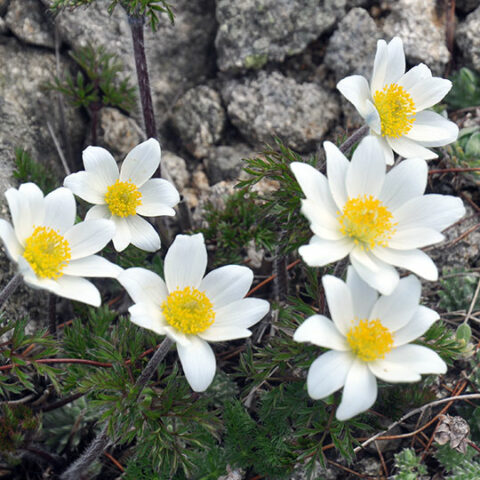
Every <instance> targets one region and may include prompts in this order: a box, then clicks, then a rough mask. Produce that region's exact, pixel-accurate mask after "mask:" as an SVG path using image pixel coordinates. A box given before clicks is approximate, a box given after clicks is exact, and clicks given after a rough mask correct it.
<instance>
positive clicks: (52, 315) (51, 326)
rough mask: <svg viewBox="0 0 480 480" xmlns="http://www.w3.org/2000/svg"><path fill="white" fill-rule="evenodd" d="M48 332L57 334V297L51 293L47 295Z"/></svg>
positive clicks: (53, 334)
mask: <svg viewBox="0 0 480 480" xmlns="http://www.w3.org/2000/svg"><path fill="white" fill-rule="evenodd" d="M48 332H49V333H50V334H51V335H52V336H53V337H54V338H55V337H56V336H57V297H56V296H55V294H53V293H50V294H49V295H48Z"/></svg>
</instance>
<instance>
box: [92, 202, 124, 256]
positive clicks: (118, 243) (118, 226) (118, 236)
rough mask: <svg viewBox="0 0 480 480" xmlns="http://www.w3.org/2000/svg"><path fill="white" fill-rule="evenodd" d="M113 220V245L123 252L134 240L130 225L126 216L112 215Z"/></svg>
mask: <svg viewBox="0 0 480 480" xmlns="http://www.w3.org/2000/svg"><path fill="white" fill-rule="evenodd" d="M92 210H93V209H90V211H92ZM111 220H112V222H113V223H114V224H115V232H114V234H113V238H112V242H113V246H114V247H115V250H116V251H117V252H122V251H123V250H125V249H126V248H127V247H128V246H129V245H130V242H131V241H132V234H131V232H130V227H129V225H128V222H127V219H126V218H123V217H117V216H116V215H112V216H111Z"/></svg>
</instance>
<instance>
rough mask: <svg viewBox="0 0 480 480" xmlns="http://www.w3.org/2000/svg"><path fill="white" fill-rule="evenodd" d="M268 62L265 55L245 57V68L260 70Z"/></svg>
mask: <svg viewBox="0 0 480 480" xmlns="http://www.w3.org/2000/svg"><path fill="white" fill-rule="evenodd" d="M267 61H268V56H267V54H266V53H259V54H252V55H248V56H247V57H245V62H244V64H245V68H253V69H254V70H258V69H260V68H262V67H263V66H264V65H265V64H266V63H267Z"/></svg>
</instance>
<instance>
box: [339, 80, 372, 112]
mask: <svg viewBox="0 0 480 480" xmlns="http://www.w3.org/2000/svg"><path fill="white" fill-rule="evenodd" d="M337 88H338V90H340V93H341V94H342V95H343V96H344V97H345V98H346V99H347V100H348V101H349V102H350V103H352V104H353V106H354V107H355V108H356V109H357V111H358V113H359V114H360V115H361V116H362V117H363V118H366V117H367V115H368V114H369V113H370V106H369V105H368V104H367V102H366V101H367V100H371V98H372V97H371V95H370V87H369V86H368V82H367V79H366V78H365V77H362V76H361V75H352V76H350V77H346V78H344V79H342V80H340V81H339V82H338V83H337Z"/></svg>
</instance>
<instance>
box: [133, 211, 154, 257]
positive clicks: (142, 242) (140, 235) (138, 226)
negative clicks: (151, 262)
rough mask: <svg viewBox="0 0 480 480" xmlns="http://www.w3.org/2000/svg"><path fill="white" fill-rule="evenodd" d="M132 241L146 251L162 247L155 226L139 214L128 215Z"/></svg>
mask: <svg viewBox="0 0 480 480" xmlns="http://www.w3.org/2000/svg"><path fill="white" fill-rule="evenodd" d="M127 224H128V228H129V229H130V235H131V240H130V241H131V243H133V244H134V245H135V246H136V247H137V248H140V249H141V250H145V251H146V252H156V251H157V250H158V249H159V248H160V237H159V236H158V233H157V232H156V230H155V229H154V228H153V226H152V225H151V224H150V223H149V222H147V220H145V219H144V218H142V217H139V216H138V215H131V216H130V217H127Z"/></svg>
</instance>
